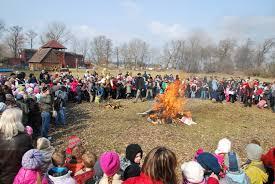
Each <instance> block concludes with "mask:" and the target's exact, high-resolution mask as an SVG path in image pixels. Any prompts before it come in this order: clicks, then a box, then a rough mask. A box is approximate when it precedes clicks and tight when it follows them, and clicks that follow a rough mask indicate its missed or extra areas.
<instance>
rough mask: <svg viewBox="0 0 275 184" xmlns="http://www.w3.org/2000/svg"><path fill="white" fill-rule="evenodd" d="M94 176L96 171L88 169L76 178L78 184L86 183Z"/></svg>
mask: <svg viewBox="0 0 275 184" xmlns="http://www.w3.org/2000/svg"><path fill="white" fill-rule="evenodd" d="M93 176H94V171H87V172H85V173H82V174H79V175H76V176H75V177H74V179H75V180H76V182H77V184H85V183H86V181H87V180H89V179H91V178H92V177H93Z"/></svg>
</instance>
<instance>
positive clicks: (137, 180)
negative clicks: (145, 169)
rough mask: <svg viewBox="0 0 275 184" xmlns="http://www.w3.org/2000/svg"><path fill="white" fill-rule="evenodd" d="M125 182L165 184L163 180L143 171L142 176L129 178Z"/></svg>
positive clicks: (126, 183)
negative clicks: (156, 179)
mask: <svg viewBox="0 0 275 184" xmlns="http://www.w3.org/2000/svg"><path fill="white" fill-rule="evenodd" d="M123 184H163V182H162V181H154V180H152V179H151V178H150V177H149V176H147V175H145V174H144V173H141V174H140V176H137V177H133V178H129V179H127V180H126V181H124V182H123Z"/></svg>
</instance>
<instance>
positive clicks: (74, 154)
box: [72, 145, 85, 159]
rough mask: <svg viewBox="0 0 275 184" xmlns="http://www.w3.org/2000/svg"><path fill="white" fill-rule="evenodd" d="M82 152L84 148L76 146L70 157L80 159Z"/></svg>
mask: <svg viewBox="0 0 275 184" xmlns="http://www.w3.org/2000/svg"><path fill="white" fill-rule="evenodd" d="M84 152H85V149H84V147H83V146H82V145H77V146H76V147H74V148H73V149H72V157H74V158H75V159H81V157H82V155H83V154H84Z"/></svg>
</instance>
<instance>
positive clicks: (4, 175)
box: [0, 108, 33, 184]
mask: <svg viewBox="0 0 275 184" xmlns="http://www.w3.org/2000/svg"><path fill="white" fill-rule="evenodd" d="M22 115H23V113H22V111H21V110H20V109H18V108H10V109H7V110H5V111H4V112H3V114H2V116H1V118H0V183H5V184H11V183H12V182H13V179H14V177H15V176H16V174H17V172H18V171H19V169H20V167H21V160H22V156H23V155H24V153H25V152H26V151H28V150H29V149H32V148H33V146H32V139H31V136H29V135H28V134H26V133H25V132H24V126H23V124H22V122H21V120H22Z"/></svg>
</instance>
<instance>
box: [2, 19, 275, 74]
mask: <svg viewBox="0 0 275 184" xmlns="http://www.w3.org/2000/svg"><path fill="white" fill-rule="evenodd" d="M51 39H55V40H57V41H58V42H60V43H62V44H66V46H67V47H68V46H69V48H70V49H69V51H71V52H75V53H80V54H82V55H83V56H84V58H85V59H86V60H89V61H92V62H94V63H97V64H105V65H108V64H110V63H112V64H113V65H116V66H117V67H119V66H124V67H126V68H140V67H147V66H151V67H152V66H162V67H163V68H174V69H180V70H184V71H186V72H225V73H232V72H234V71H242V72H245V73H246V74H248V75H265V76H268V75H269V76H275V49H274V48H275V38H266V39H264V40H262V41H257V42H256V41H254V40H252V39H249V38H246V39H243V40H235V39H230V38H228V39H222V40H219V41H213V40H211V39H207V38H206V36H205V35H204V34H200V33H194V34H191V35H189V36H188V37H187V38H185V39H174V40H170V41H167V42H166V43H165V44H163V46H161V47H159V48H155V47H153V46H151V45H150V43H148V42H146V41H145V40H142V39H137V38H135V39H131V40H129V41H128V42H125V43H120V44H118V45H114V43H113V40H112V39H111V38H108V37H107V36H105V35H99V36H95V37H93V38H85V39H78V38H77V35H73V34H72V32H71V31H70V29H69V28H68V27H67V26H66V25H65V24H64V23H61V22H52V23H50V24H48V25H47V27H46V28H45V30H44V32H42V33H37V32H36V31H35V30H27V31H25V30H23V27H22V26H18V25H15V26H11V27H7V26H5V24H4V22H3V21H1V20H0V59H3V58H5V57H7V56H9V57H15V58H17V57H19V53H20V51H21V50H22V49H23V48H30V49H32V48H33V45H34V43H38V42H39V44H44V43H46V42H47V41H49V40H51Z"/></svg>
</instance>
